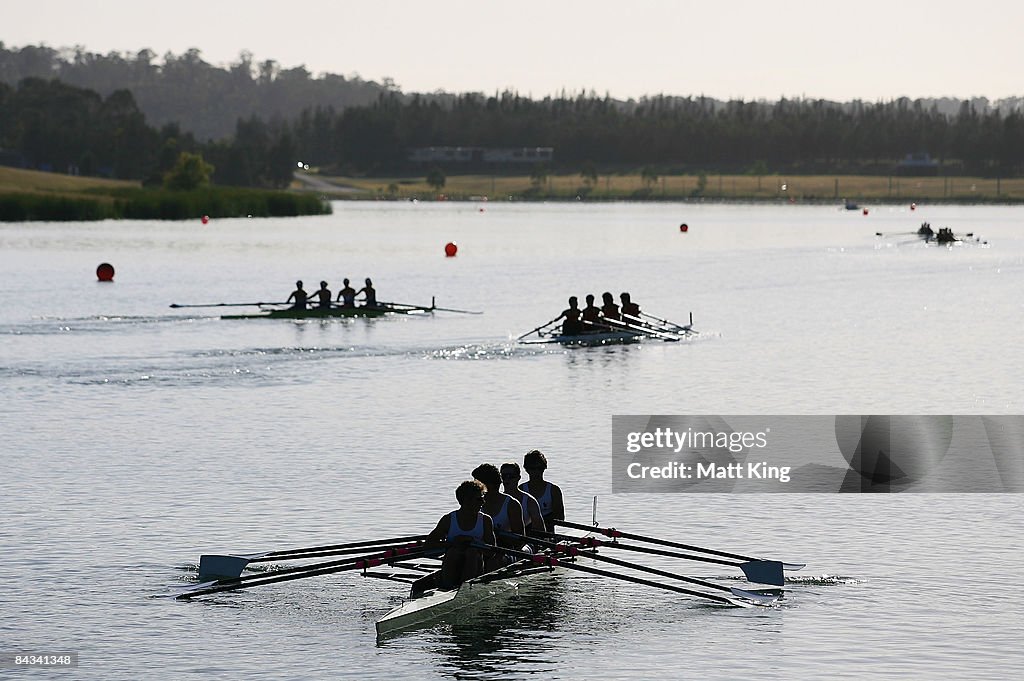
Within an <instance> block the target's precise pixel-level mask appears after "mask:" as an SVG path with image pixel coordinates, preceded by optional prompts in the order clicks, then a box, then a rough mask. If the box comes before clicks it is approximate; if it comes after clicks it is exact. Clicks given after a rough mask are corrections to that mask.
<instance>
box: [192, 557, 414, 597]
mask: <svg viewBox="0 0 1024 681" xmlns="http://www.w3.org/2000/svg"><path fill="white" fill-rule="evenodd" d="M427 550H428V549H427V548H426V547H425V546H423V547H421V548H416V549H392V550H388V551H384V552H383V553H378V554H375V555H372V556H369V557H362V558H345V559H342V560H332V561H327V562H325V563H314V564H313V565H299V566H296V567H293V568H286V569H284V570H275V571H274V572H273V573H272V574H266V575H249V576H246V577H232V578H230V579H222V580H219V581H216V582H214V583H213V584H212V585H210V583H209V582H205V583H203V584H199V585H197V587H196V588H193V589H191V590H188V591H184V592H182V593H179V594H175V596H174V598H192V597H194V596H205V595H206V594H213V593H219V592H221V591H233V590H235V589H244V588H249V587H253V586H264V585H266V584H277V583H278V582H287V581H291V580H293V579H305V578H306V577H317V576H319V575H329V574H333V573H335V572H344V571H346V570H365V569H367V568H371V567H376V566H378V565H383V564H390V563H398V562H401V561H404V560H412V559H414V558H421V557H422V556H423V554H424V553H425V552H426V551H427ZM431 550H432V549H431Z"/></svg>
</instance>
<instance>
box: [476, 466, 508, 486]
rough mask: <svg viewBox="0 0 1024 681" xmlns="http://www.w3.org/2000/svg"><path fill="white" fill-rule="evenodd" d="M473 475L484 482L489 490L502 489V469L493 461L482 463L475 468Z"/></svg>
mask: <svg viewBox="0 0 1024 681" xmlns="http://www.w3.org/2000/svg"><path fill="white" fill-rule="evenodd" d="M473 477H474V478H476V479H477V480H479V481H480V482H482V483H484V485H485V486H486V487H487V491H488V492H500V491H501V471H499V470H498V467H497V466H495V465H494V464H493V463H482V464H480V465H479V466H477V467H476V468H474V469H473Z"/></svg>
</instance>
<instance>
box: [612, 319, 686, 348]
mask: <svg viewBox="0 0 1024 681" xmlns="http://www.w3.org/2000/svg"><path fill="white" fill-rule="evenodd" d="M601 323H602V324H605V325H606V326H610V327H611V328H613V329H625V330H626V331H632V332H633V333H641V334H644V335H645V336H651V337H652V338H660V339H661V340H663V341H670V342H675V341H678V340H679V336H671V335H669V334H667V333H665V332H663V331H655V330H654V329H646V328H644V327H642V326H637V325H636V324H630V323H629V322H623V321H620V320H617V319H608V318H605V319H604V321H603V322H601Z"/></svg>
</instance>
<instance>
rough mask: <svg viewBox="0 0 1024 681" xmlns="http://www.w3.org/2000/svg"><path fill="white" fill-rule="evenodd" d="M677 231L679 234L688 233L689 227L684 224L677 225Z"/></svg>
mask: <svg viewBox="0 0 1024 681" xmlns="http://www.w3.org/2000/svg"><path fill="white" fill-rule="evenodd" d="M679 231H680V232H689V231H690V225H688V224H686V223H685V222H684V223H683V224H681V225H679Z"/></svg>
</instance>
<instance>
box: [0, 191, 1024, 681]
mask: <svg viewBox="0 0 1024 681" xmlns="http://www.w3.org/2000/svg"><path fill="white" fill-rule="evenodd" d="M923 220H928V221H929V222H931V224H932V226H933V227H940V226H943V227H945V226H948V227H951V228H953V230H954V231H955V232H957V233H961V234H962V233H966V232H973V233H974V234H975V235H977V236H979V237H982V238H983V239H984V240H986V241H987V242H988V243H987V244H982V243H978V242H974V243H972V244H970V245H962V246H958V247H955V248H952V249H947V248H934V247H926V246H925V245H923V244H922V243H920V242H918V241H917V240H916V239H915V238H914V237H911V236H907V235H906V234H903V235H902V236H900V234H901V233H907V232H912V231H914V230H916V228H917V227H918V225H919V224H920V223H921V222H922V221H923ZM684 222H685V223H687V224H688V225H689V231H688V232H687V233H685V234H684V233H681V232H680V230H679V225H680V224H681V223H684ZM1022 223H1024V208H1012V207H953V206H919V207H918V208H917V210H916V211H913V212H912V211H911V210H910V208H909V206H873V207H871V211H870V214H869V215H867V216H865V215H862V214H861V213H860V212H854V211H843V210H839V209H837V208H835V207H829V206H817V207H808V206H775V205H772V206H768V205H748V206H722V205H688V204H658V205H642V204H641V205H637V204H611V205H572V204H530V205H525V204H513V203H508V204H505V203H497V202H491V203H489V204H472V203H463V204H445V203H437V204H412V203H337V204H335V213H334V215H331V216H323V217H310V218H297V219H289V220H214V221H211V222H210V223H209V224H208V225H205V226H204V225H202V224H200V222H199V221H195V222H175V223H160V222H131V221H123V222H101V223H78V224H52V223H43V224H2V225H0V296H2V300H3V305H2V306H0V452H2V455H3V464H4V465H3V473H2V475H0V513H2V518H3V521H4V522H3V523H0V551H2V553H0V555H2V558H0V573H2V574H3V588H2V590H0V615H2V616H0V652H6V653H14V652H27V653H37V654H41V653H45V652H77V653H78V655H79V660H80V662H79V668H78V669H77V670H76V671H75V672H66V673H64V676H68V677H71V676H72V675H73V676H74V677H75V678H96V679H137V678H153V677H157V676H159V677H161V678H163V677H169V678H179V677H196V678H198V677H211V678H240V677H242V676H245V677H248V678H255V679H264V678H265V679H270V678H338V677H352V678H410V679H429V678H437V677H446V676H457V677H459V678H498V677H500V678H528V677H530V678H535V677H536V675H538V674H539V675H541V676H542V677H544V678H622V679H626V678H650V677H653V676H655V675H658V676H663V677H664V676H667V677H670V678H682V677H694V678H751V677H754V676H755V675H756V676H757V677H759V678H772V679H818V678H822V677H824V676H832V677H845V678H907V677H911V678H924V677H927V678H971V679H986V678H987V679H1002V678H1007V677H1010V676H1015V675H1016V674H1017V673H1019V669H1020V666H1021V664H1022V663H1024V655H1022V653H1021V652H1020V641H1021V639H1022V636H1024V617H1022V615H1021V612H1022V609H1024V598H1022V597H1021V595H1020V591H1019V589H1017V588H1016V582H1018V581H1019V579H1020V576H1021V573H1020V567H1019V562H1018V561H1019V556H1020V554H1021V550H1022V549H1024V546H1022V544H1024V542H1022V539H1021V537H1022V536H1024V521H1022V504H1021V495H1013V494H1006V495H995V494H993V495H988V494H974V495H928V494H893V495H837V494H821V495H795V494H778V495H768V494H764V495H761V494H736V495H726V494H722V495H718V494H690V495H687V494H678V495H669V494H662V495H628V494H619V495H612V494H611V493H610V491H611V453H610V441H611V417H612V415H614V414H1020V413H1022V409H1024V391H1022V389H1021V381H1022V378H1024V349H1022V344H1021V343H1020V340H1019V336H1020V333H1021V331H1022V324H1021V322H1022V320H1024V295H1022V293H1021V292H1022V291H1024V230H1022V229H1021V227H1022ZM876 232H882V233H883V234H886V235H889V234H892V235H894V236H891V237H888V236H886V237H877V236H876V235H875V233H876ZM449 241H455V242H457V243H458V245H459V254H458V256H457V257H455V258H445V257H444V245H445V244H446V243H447V242H449ZM101 262H110V263H112V264H113V265H114V266H115V267H116V269H117V275H116V281H115V283H113V284H101V283H98V282H96V280H95V275H94V271H95V268H96V266H97V265H98V264H99V263H101ZM367 276H370V277H372V278H373V280H374V283H375V285H376V287H377V290H378V296H379V298H380V299H382V300H391V301H394V300H397V301H402V302H409V303H414V304H423V305H429V304H430V300H431V297H432V296H436V299H437V304H438V305H439V306H443V307H451V308H457V309H462V310H482V311H484V312H485V313H484V314H482V315H462V314H455V313H442V312H439V313H436V314H435V315H433V316H425V317H401V318H384V319H376V320H366V319H356V320H345V321H341V320H335V321H327V322H315V321H312V322H293V321H283V320H277V321H269V320H255V321H252V320H245V321H229V320H221V319H219V318H218V317H217V316H216V315H217V314H218V312H219V310H218V309H217V308H197V309H177V310H176V309H170V308H169V307H168V306H169V305H170V304H171V303H216V302H230V301H240V302H246V301H260V300H275V299H283V298H284V297H286V296H287V294H288V293H289V292H290V291H291V290H292V284H293V282H294V281H295V280H296V279H298V278H301V279H303V280H304V281H305V282H306V284H307V288H316V284H317V282H319V280H320V279H326V280H328V281H329V282H330V285H331V287H332V288H333V289H334V290H337V289H338V288H340V286H341V278H342V277H349V278H351V279H352V280H353V282H357V281H362V279H363V278H365V277H367ZM606 290H607V291H612V292H614V293H615V294H616V295H617V294H618V293H619V292H620V291H630V292H631V293H632V294H633V298H634V299H635V300H636V301H637V302H639V303H640V304H641V305H642V306H643V308H644V309H645V310H647V311H649V312H653V313H655V314H657V315H659V316H663V317H668V318H671V319H675V320H679V321H686V320H687V319H688V315H689V314H690V313H691V312H692V313H693V322H694V327H695V328H697V329H699V330H700V331H701V335H700V336H699V337H697V338H696V339H693V340H689V341H686V342H681V343H658V342H651V343H642V344H637V345H630V346H616V347H600V348H590V349H565V348H561V347H549V346H522V345H517V344H516V343H514V342H513V340H512V339H513V338H515V337H516V336H517V335H519V334H520V333H523V332H525V331H528V330H529V329H532V328H533V327H535V326H537V325H539V324H541V323H543V322H545V321H547V320H549V319H551V318H552V317H555V316H556V315H557V314H558V313H559V311H560V310H562V309H563V308H564V307H565V306H566V298H567V297H568V296H569V295H578V296H580V297H581V298H582V296H583V295H585V294H586V293H594V294H597V295H598V296H600V294H601V293H602V292H603V291H606ZM532 448H540V449H542V450H543V451H545V452H546V453H547V454H548V457H549V461H550V469H549V477H550V478H551V479H553V480H554V481H556V482H558V483H560V484H561V485H562V488H563V490H564V491H565V494H566V506H567V513H568V516H569V518H570V519H576V520H578V521H580V522H589V521H590V519H591V508H592V500H593V497H594V496H595V495H596V496H598V497H599V509H598V519H599V520H600V521H602V523H603V524H606V525H611V526H615V527H618V528H620V529H622V530H626V531H632V532H636V533H641V534H654V535H656V536H662V537H666V538H669V539H674V540H676V541H681V542H686V543H693V544H700V545H703V546H708V547H713V548H718V549H724V550H731V551H736V552H739V553H745V554H751V555H759V556H765V557H769V558H776V559H785V560H790V561H799V562H806V563H807V568H806V569H805V570H803V571H802V572H799V573H789V577H790V578H791V579H792V580H793V581H792V583H791V584H789V585H788V595H787V598H786V600H785V601H784V604H783V605H781V606H780V607H777V608H773V609H735V610H731V609H720V608H716V607H708V606H706V605H703V604H701V603H698V602H696V601H694V600H692V599H689V598H687V597H685V596H681V595H676V594H670V593H662V592H657V591H652V590H650V589H648V588H646V587H643V586H640V585H634V584H627V583H624V582H618V581H614V582H613V581H608V580H602V579H601V578H596V577H591V576H589V575H583V574H581V573H574V574H569V575H564V576H562V578H559V579H552V580H550V581H546V582H543V583H541V584H538V585H531V586H528V587H524V589H523V590H522V591H521V593H520V594H519V596H518V597H515V598H512V599H507V600H502V601H500V602H497V603H494V604H493V605H490V606H488V607H487V608H485V609H483V610H481V611H479V612H476V613H475V614H473V615H472V616H468V617H465V618H454V619H450V620H448V621H446V622H443V623H441V624H438V625H437V626H433V627H428V628H425V629H421V630H417V631H414V632H410V633H408V634H406V635H404V636H400V637H397V638H394V639H391V640H388V641H386V642H384V643H380V644H378V643H377V642H376V639H375V635H374V626H373V623H374V620H375V619H377V618H378V617H380V616H381V615H382V614H383V613H384V612H386V611H387V610H388V609H389V608H390V607H392V606H394V605H395V604H397V603H398V602H400V601H401V597H402V596H403V594H404V593H405V591H406V587H404V586H403V585H401V584H398V583H390V582H385V581H383V580H370V579H364V578H361V577H359V576H357V575H353V574H342V575H334V576H329V577H322V578H316V579H309V580H300V581H294V582H288V583H284V584H279V585H275V586H269V587H263V588H260V589H253V590H252V591H250V592H245V593H236V594H228V595H220V596H218V597H216V598H213V599H209V600H206V601H195V602H178V601H173V600H169V599H166V598H157V596H161V595H164V594H167V593H170V592H171V591H172V587H173V586H174V585H182V584H186V583H188V582H189V581H192V580H195V579H196V572H195V565H196V563H197V562H198V558H199V555H200V554H201V553H204V552H207V553H209V552H221V551H244V550H269V549H275V548H291V547H299V546H309V545H314V544H323V543H335V542H342V541H346V540H357V539H365V538H373V537H381V536H397V535H403V534H412V533H417V532H426V531H428V530H429V529H431V528H432V527H433V525H434V523H435V522H436V521H437V519H438V517H440V516H441V514H443V513H444V512H446V511H448V510H450V509H451V508H453V507H454V505H455V501H454V498H453V495H452V490H453V488H454V486H455V485H456V484H457V483H458V482H459V481H460V480H462V479H465V478H466V477H468V476H469V472H470V471H471V470H472V469H473V468H474V467H475V466H476V465H477V464H479V463H481V462H483V461H492V462H495V463H500V462H502V461H505V460H509V459H514V460H519V461H521V457H522V454H523V453H524V452H525V451H526V450H528V449H532ZM644 562H647V563H648V564H650V565H654V566H657V567H661V568H663V569H671V570H675V571H678V572H685V573H687V574H690V575H693V576H696V577H712V578H727V577H730V576H731V575H730V573H729V572H728V570H727V569H726V568H722V569H718V567H716V566H713V565H704V564H698V563H693V564H682V565H680V564H679V563H674V562H672V561H671V559H667V558H653V559H652V560H649V561H644ZM695 566H696V567H695ZM726 583H731V584H737V585H742V584H744V582H739V581H736V582H726ZM8 674H13V672H10V671H8V670H2V669H0V677H4V676H6V675H8ZM19 678H20V677H19Z"/></svg>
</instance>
